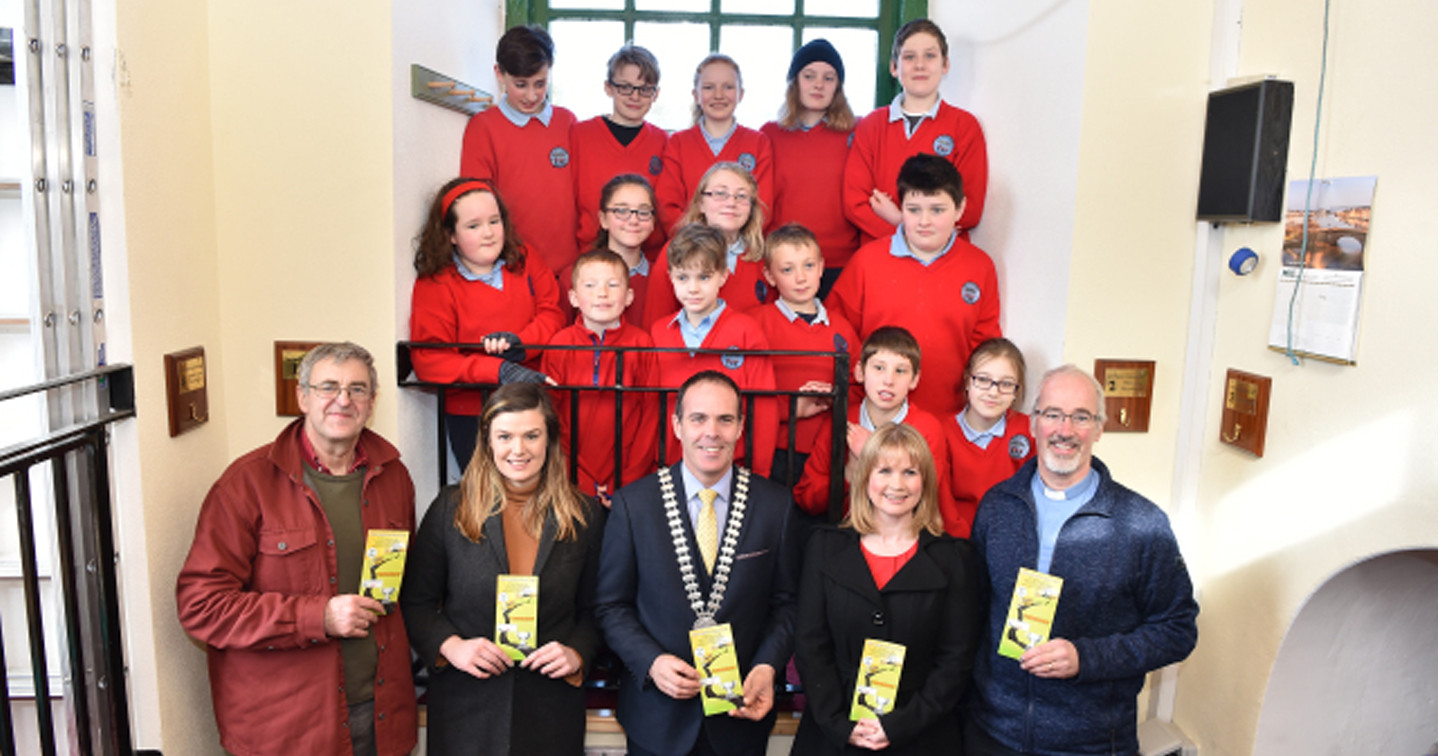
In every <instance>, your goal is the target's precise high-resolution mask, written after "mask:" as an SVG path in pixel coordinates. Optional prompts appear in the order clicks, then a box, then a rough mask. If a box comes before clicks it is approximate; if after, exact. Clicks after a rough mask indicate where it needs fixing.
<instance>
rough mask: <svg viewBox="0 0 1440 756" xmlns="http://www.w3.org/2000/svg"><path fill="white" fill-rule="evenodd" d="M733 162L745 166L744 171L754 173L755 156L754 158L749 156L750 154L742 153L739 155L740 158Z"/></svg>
mask: <svg viewBox="0 0 1440 756" xmlns="http://www.w3.org/2000/svg"><path fill="white" fill-rule="evenodd" d="M735 162H737V163H739V164H740V165H743V166H745V170H747V171H750V172H751V173H754V172H755V156H754V155H751V154H750V153H748V152H742V153H740V157H739V158H738V159H736V161H735Z"/></svg>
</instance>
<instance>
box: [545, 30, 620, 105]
mask: <svg viewBox="0 0 1440 756" xmlns="http://www.w3.org/2000/svg"><path fill="white" fill-rule="evenodd" d="M550 36H551V37H552V38H553V39H554V40H555V68H554V69H553V70H552V72H551V76H550V101H551V102H553V103H555V104H557V105H561V106H563V107H565V108H567V109H568V110H570V111H571V112H573V113H574V114H575V117H576V118H578V119H580V120H582V121H583V120H585V119H587V118H593V117H595V116H597V115H601V114H604V113H609V112H610V111H611V108H612V106H613V103H611V102H610V98H609V97H606V96H605V76H606V74H607V73H608V71H607V70H606V69H605V64H606V62H608V61H609V60H610V56H611V55H614V54H615V51H616V50H619V49H620V46H621V45H623V44H625V23H624V22H622V21H580V20H554V21H551V22H550Z"/></svg>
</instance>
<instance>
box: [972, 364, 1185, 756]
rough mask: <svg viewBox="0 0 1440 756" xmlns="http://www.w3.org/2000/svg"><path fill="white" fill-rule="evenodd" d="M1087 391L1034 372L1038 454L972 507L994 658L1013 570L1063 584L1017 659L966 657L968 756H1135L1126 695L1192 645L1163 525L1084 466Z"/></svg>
mask: <svg viewBox="0 0 1440 756" xmlns="http://www.w3.org/2000/svg"><path fill="white" fill-rule="evenodd" d="M1102 397H1103V392H1102V390H1101V388H1100V384H1099V382H1097V381H1096V380H1095V377H1094V376H1092V375H1090V374H1089V373H1087V372H1085V371H1084V370H1081V369H1080V368H1078V367H1076V366H1074V365H1062V366H1060V367H1058V368H1055V369H1054V370H1051V371H1050V372H1048V373H1046V374H1045V378H1044V380H1043V381H1041V383H1040V395H1039V397H1037V398H1036V400H1035V411H1034V413H1033V414H1032V415H1031V423H1032V426H1031V427H1032V428H1033V430H1034V432H1035V444H1036V446H1037V455H1036V457H1035V458H1034V459H1032V460H1030V461H1029V462H1027V463H1025V466H1024V467H1021V468H1020V471H1019V472H1017V473H1015V474H1014V475H1013V476H1011V477H1010V478H1009V479H1007V480H1005V481H1003V482H1001V483H1000V484H999V485H997V486H995V487H994V488H992V489H990V491H989V493H986V494H985V498H984V499H982V500H981V501H980V508H979V510H978V511H977V512H976V514H975V527H974V529H973V531H972V532H971V535H970V543H971V545H973V546H974V547H975V552H976V554H977V556H978V557H979V558H980V561H981V562H982V563H983V565H984V567H985V572H986V574H988V575H989V578H988V579H989V585H988V590H986V591H982V593H984V594H985V595H987V596H988V597H989V605H988V607H987V609H986V612H987V616H986V627H987V631H986V634H985V636H984V638H985V640H983V641H982V648H983V645H984V644H987V643H988V644H990V648H992V649H993V648H995V647H996V644H998V643H999V642H1000V636H1001V633H1003V632H1004V631H1005V628H1006V626H1007V621H1008V619H1009V607H1010V602H1011V598H1012V597H1013V596H1014V595H1015V584H1016V582H1017V581H1016V578H1017V576H1018V575H1019V571H1020V569H1021V568H1028V569H1032V570H1038V571H1039V572H1043V573H1048V574H1050V575H1054V576H1056V577H1059V578H1062V579H1063V580H1064V584H1063V585H1062V586H1061V588H1060V594H1059V598H1058V600H1057V602H1056V604H1055V616H1054V619H1053V622H1052V624H1051V627H1050V633H1049V635H1050V639H1049V640H1047V641H1045V642H1044V643H1038V644H1036V645H1033V646H1031V647H1030V648H1029V649H1028V650H1026V651H1025V653H1024V655H1023V656H1021V658H1020V660H1019V661H1018V662H1017V661H1015V660H1013V659H1010V658H1007V657H1004V656H1000V655H999V654H998V653H995V652H994V651H988V652H987V651H982V652H981V653H979V654H976V657H975V670H974V682H973V684H972V685H971V693H972V695H971V697H970V698H971V700H970V705H969V723H968V725H967V727H966V732H965V748H964V751H965V753H966V754H968V755H969V756H1028V755H1029V754H1090V753H1136V752H1138V751H1139V743H1138V741H1137V738H1136V732H1135V723H1136V700H1135V699H1136V696H1138V695H1139V693H1140V687H1141V685H1142V684H1143V683H1144V682H1145V675H1146V673H1148V672H1149V671H1150V670H1153V669H1158V668H1160V667H1163V666H1166V665H1167V664H1174V663H1176V662H1179V661H1181V660H1183V659H1184V658H1185V657H1187V656H1189V655H1190V652H1191V650H1193V649H1194V648H1195V639H1196V628H1195V617H1196V615H1197V614H1199V611H1200V609H1199V606H1198V605H1196V603H1195V598H1194V591H1193V588H1192V587H1191V583H1190V575H1189V573H1188V572H1187V571H1186V569H1185V559H1184V557H1182V556H1181V554H1180V548H1179V546H1178V544H1177V543H1176V541H1175V534H1174V533H1173V532H1171V530H1170V521H1169V520H1168V519H1167V518H1166V516H1165V513H1164V512H1162V511H1160V508H1159V507H1156V506H1155V505H1154V504H1152V503H1151V502H1150V501H1149V500H1147V499H1146V498H1145V497H1143V496H1141V495H1140V494H1138V493H1135V492H1134V491H1131V490H1130V489H1128V488H1126V487H1125V486H1123V485H1121V484H1119V483H1117V482H1115V480H1114V479H1113V478H1112V477H1111V476H1110V470H1109V469H1108V468H1106V467H1105V465H1104V464H1103V463H1101V462H1100V460H1098V459H1095V458H1094V457H1093V455H1092V448H1093V447H1094V445H1095V442H1096V441H1098V440H1100V435H1101V432H1102V430H1103V428H1104V425H1105V413H1104V404H1103V401H1104V400H1103V398H1102Z"/></svg>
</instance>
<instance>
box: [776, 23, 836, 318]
mask: <svg viewBox="0 0 1440 756" xmlns="http://www.w3.org/2000/svg"><path fill="white" fill-rule="evenodd" d="M786 78H787V79H788V80H789V86H788V87H787V88H786V90H785V105H784V106H783V107H782V108H781V109H780V119H779V120H778V121H771V122H770V123H767V124H765V125H764V126H761V127H760V133H762V134H764V135H765V136H767V137H769V138H770V146H771V147H772V148H774V150H775V205H774V207H773V208H771V209H772V212H771V213H770V228H772V229H775V228H779V227H780V226H783V225H785V224H786V223H799V224H800V225H802V226H804V227H805V228H807V229H809V230H810V231H811V232H812V233H814V234H815V238H816V239H817V240H818V241H819V244H820V252H821V254H823V255H824V256H825V277H824V279H823V280H822V281H821V284H820V294H819V296H820V298H821V299H824V298H825V295H826V294H829V293H830V287H831V286H832V285H833V284H834V283H835V278H836V277H837V276H839V275H840V270H841V268H844V267H845V263H846V262H848V261H849V260H850V256H851V255H853V254H855V250H856V249H858V248H859V247H860V232H859V230H858V229H856V228H855V224H853V223H851V222H850V219H849V218H846V217H845V211H844V206H843V202H842V200H841V188H842V187H843V186H844V185H845V158H846V156H847V155H849V154H850V132H851V131H853V130H854V129H855V114H854V113H853V112H852V111H851V110H850V103H849V102H848V101H847V100H846V99H845V63H844V62H843V61H841V60H840V53H839V52H837V51H836V50H835V47H834V45H831V44H830V43H829V42H828V41H826V40H824V39H816V40H813V41H811V42H809V43H807V44H806V45H805V46H804V47H801V48H800V49H799V50H797V51H795V57H794V58H792V59H791V60H790V72H789V74H788V75H787V77H786Z"/></svg>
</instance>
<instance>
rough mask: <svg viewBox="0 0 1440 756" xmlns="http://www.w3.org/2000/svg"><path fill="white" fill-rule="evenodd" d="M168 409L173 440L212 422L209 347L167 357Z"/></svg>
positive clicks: (173, 353)
mask: <svg viewBox="0 0 1440 756" xmlns="http://www.w3.org/2000/svg"><path fill="white" fill-rule="evenodd" d="M165 406H166V412H167V414H168V415H169V418H170V437H171V438H174V437H176V436H178V435H180V434H181V433H184V432H185V431H188V430H191V429H193V428H198V427H200V426H201V425H202V424H204V423H205V422H206V421H208V420H209V419H210V392H209V389H208V388H207V387H206V380H205V347H193V348H191V349H184V350H181V351H179V352H171V353H170V354H167V355H165Z"/></svg>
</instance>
